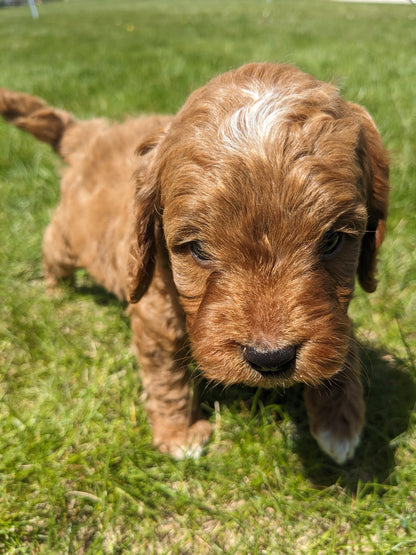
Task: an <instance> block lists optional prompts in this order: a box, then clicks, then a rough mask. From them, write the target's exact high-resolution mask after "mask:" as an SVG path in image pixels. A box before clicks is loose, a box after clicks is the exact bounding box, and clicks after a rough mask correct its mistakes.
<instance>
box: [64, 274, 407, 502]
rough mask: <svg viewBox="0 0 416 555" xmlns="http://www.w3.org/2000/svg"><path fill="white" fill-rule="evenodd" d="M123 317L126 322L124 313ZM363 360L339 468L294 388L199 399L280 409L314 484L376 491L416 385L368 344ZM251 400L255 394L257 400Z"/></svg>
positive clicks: (101, 298) (214, 390) (97, 290)
mask: <svg viewBox="0 0 416 555" xmlns="http://www.w3.org/2000/svg"><path fill="white" fill-rule="evenodd" d="M76 281H77V283H76V284H72V285H71V286H70V288H71V289H72V291H73V292H75V293H76V294H78V295H85V296H88V297H91V298H93V300H94V302H95V303H97V304H98V305H100V306H114V305H117V306H121V303H120V301H119V300H118V299H117V298H116V297H115V296H114V295H112V294H111V293H108V292H107V291H106V290H105V289H103V288H102V287H100V286H99V285H96V284H95V283H94V282H93V281H92V280H91V281H90V280H89V278H88V276H87V277H86V276H85V275H82V276H81V279H80V278H77V280H76ZM124 317H125V318H126V319H128V316H127V315H125V314H124ZM361 361H362V367H363V369H364V371H363V381H364V388H365V400H366V425H365V429H364V432H363V435H362V439H361V444H360V446H359V447H358V449H357V452H356V455H355V457H354V459H353V460H352V461H350V462H348V463H347V464H345V465H343V466H338V465H336V464H335V463H334V462H333V461H332V460H331V459H329V457H327V456H326V455H325V454H324V453H322V451H321V450H320V448H319V447H318V445H317V443H316V442H315V440H314V439H313V438H312V436H311V435H310V432H309V424H308V417H307V414H306V410H305V405H304V402H303V388H302V387H301V386H295V387H292V388H290V389H288V390H287V391H286V392H282V391H281V390H276V391H273V390H261V391H259V392H257V393H256V392H255V390H253V389H252V388H248V387H231V388H227V389H226V390H224V389H223V388H221V387H208V388H207V391H206V392H205V393H204V394H203V395H202V400H203V402H204V403H206V404H208V406H209V407H210V408H209V411H210V412H211V411H212V410H213V406H214V401H215V400H220V401H221V403H223V404H226V405H230V406H231V405H235V404H236V402H237V403H243V404H246V406H247V407H250V406H253V402H254V406H257V407H259V403H258V401H260V402H261V404H262V405H264V406H267V405H273V404H278V405H280V406H281V407H282V409H283V410H284V411H285V412H286V413H287V414H288V415H289V416H290V418H291V420H292V421H293V422H294V424H295V426H296V437H295V440H294V449H295V451H296V452H297V453H298V455H299V457H300V459H301V461H302V464H303V467H304V470H305V473H306V475H307V476H308V478H309V479H310V480H311V481H312V482H313V483H314V484H315V485H317V486H323V487H325V486H330V485H332V484H334V483H340V484H341V485H342V486H344V487H346V488H347V489H348V490H350V491H351V492H356V491H357V488H359V487H363V486H365V485H366V486H365V487H367V488H372V489H374V488H378V487H379V486H380V485H381V484H383V483H386V482H388V479H389V477H390V475H391V474H392V472H393V470H394V466H395V450H396V446H397V445H398V442H399V441H400V437H399V436H400V435H401V434H404V433H405V432H406V431H407V429H408V425H409V416H410V411H411V410H412V408H413V406H414V403H415V399H416V384H415V383H414V381H413V380H412V378H411V376H410V374H409V371H408V368H407V367H406V364H405V363H404V362H402V361H400V360H396V359H393V358H392V357H391V356H390V355H388V354H387V353H386V352H382V351H381V350H375V349H373V348H372V347H371V346H370V345H366V346H365V347H362V348H361ZM202 382H203V380H202ZM202 388H204V387H203V386H202ZM254 396H258V399H257V400H255V401H253V399H254ZM236 410H238V408H237V409H236ZM249 410H250V409H249ZM257 410H259V408H257ZM277 420H279V417H277ZM277 425H278V424H277ZM381 489H382V488H381Z"/></svg>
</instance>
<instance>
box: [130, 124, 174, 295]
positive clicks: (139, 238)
mask: <svg viewBox="0 0 416 555" xmlns="http://www.w3.org/2000/svg"><path fill="white" fill-rule="evenodd" d="M165 135H166V130H160V131H159V132H157V133H154V134H152V135H151V136H149V137H147V138H146V139H145V140H144V141H143V142H142V143H141V144H140V145H139V147H138V148H137V151H136V154H137V155H138V156H139V157H141V160H140V166H139V169H138V171H137V172H136V197H135V201H136V208H135V216H136V221H135V236H134V238H133V243H132V246H131V248H130V266H129V283H128V296H129V301H130V302H131V303H137V302H138V301H139V300H140V299H141V298H142V297H143V295H144V294H145V293H146V291H147V289H148V287H149V285H150V282H151V281H152V277H153V272H154V269H155V259H156V235H155V234H156V220H157V215H158V213H159V208H160V206H159V204H160V200H159V190H158V185H157V178H156V168H155V166H156V165H157V164H156V162H157V150H158V149H157V146H158V145H159V143H160V142H161V141H162V140H163V138H164V136H165Z"/></svg>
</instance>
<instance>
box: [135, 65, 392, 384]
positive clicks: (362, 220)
mask: <svg viewBox="0 0 416 555" xmlns="http://www.w3.org/2000/svg"><path fill="white" fill-rule="evenodd" d="M140 153H141V154H143V161H142V169H141V171H140V172H139V178H138V193H137V200H138V218H137V220H138V246H137V247H136V250H135V258H136V261H137V262H136V266H135V270H134V280H133V290H135V289H136V294H135V295H133V297H135V300H137V298H138V297H139V296H140V295H141V294H142V293H143V292H144V290H145V288H146V287H147V285H148V283H149V282H150V279H151V275H152V269H151V265H152V258H153V257H154V254H155V252H156V250H157V252H158V256H167V257H168V258H169V263H170V267H171V271H172V276H173V281H174V284H175V287H176V290H177V293H178V296H179V300H180V303H181V305H182V307H183V309H184V312H185V315H186V322H187V331H188V335H189V339H190V343H191V347H192V353H193V356H194V358H195V360H196V363H197V364H198V366H199V367H200V369H201V370H202V372H203V374H204V376H205V377H206V378H207V379H209V380H213V381H215V382H220V383H224V384H233V383H245V384H248V385H253V386H262V387H275V386H276V385H290V384H292V383H295V382H303V383H307V384H318V383H320V382H321V381H322V380H325V379H328V378H331V377H332V376H333V375H334V374H336V373H337V372H338V371H339V370H340V369H341V368H342V367H343V365H344V363H345V358H346V353H347V350H348V344H349V342H350V340H351V324H350V321H349V318H348V316H347V309H348V304H349V301H350V299H351V297H352V294H353V290H354V281H355V275H356V273H357V271H358V274H359V277H360V281H361V284H362V285H363V287H364V288H366V289H367V290H372V289H374V287H375V282H374V277H373V272H374V264H375V253H376V250H377V248H378V246H379V244H380V243H381V241H382V236H383V230H384V220H385V217H386V211H387V195H388V185H387V179H388V163H387V158H386V155H385V152H384V149H383V147H382V144H381V140H380V138H379V135H378V132H377V130H376V128H375V126H374V124H373V123H372V121H371V119H370V118H369V116H368V115H367V113H366V112H365V111H364V110H363V109H362V108H360V107H358V106H354V105H351V104H348V103H346V102H345V101H343V100H342V99H341V98H340V97H339V96H338V94H337V92H336V90H335V89H334V87H332V86H331V85H328V84H324V83H321V82H319V81H316V80H314V79H313V78H312V77H310V76H308V75H306V74H304V73H302V72H300V71H299V70H297V69H295V68H293V67H291V66H275V65H271V64H252V65H249V66H243V68H241V69H240V70H237V71H235V72H230V73H228V74H224V75H222V76H220V77H219V78H217V79H214V80H213V81H211V82H210V83H209V84H208V85H207V86H205V87H204V88H202V89H200V90H198V91H196V92H195V93H194V94H193V95H191V97H190V98H189V99H188V101H187V103H186V104H185V106H184V107H183V109H182V110H181V111H180V112H179V114H178V115H177V116H176V118H174V120H173V122H172V124H171V125H170V127H169V129H167V130H165V132H164V134H162V135H161V136H160V137H158V138H157V140H155V139H154V138H153V139H149V141H148V142H147V143H146V144H144V145H142V147H141V149H140ZM155 230H156V231H155ZM152 253H153V254H152ZM143 284H144V285H143ZM137 291H139V293H137Z"/></svg>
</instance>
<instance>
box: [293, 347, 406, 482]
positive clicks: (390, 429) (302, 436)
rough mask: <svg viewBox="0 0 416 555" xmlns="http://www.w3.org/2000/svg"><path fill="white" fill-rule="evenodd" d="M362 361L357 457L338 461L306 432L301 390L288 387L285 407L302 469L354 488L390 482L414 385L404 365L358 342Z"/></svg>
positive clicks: (320, 479) (314, 477) (313, 478)
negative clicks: (363, 406) (362, 406)
mask: <svg viewBox="0 0 416 555" xmlns="http://www.w3.org/2000/svg"><path fill="white" fill-rule="evenodd" d="M361 361H362V367H363V369H364V371H363V382H364V389H365V401H366V424H365V428H364V432H363V435H362V438H361V443H360V446H359V447H358V449H357V452H356V455H355V457H354V458H353V460H351V461H349V462H348V463H346V464H345V465H343V466H338V465H336V464H335V463H333V462H332V461H331V460H330V459H329V458H328V457H327V456H326V455H325V454H324V453H322V452H321V451H320V449H319V447H318V445H317V444H316V442H315V441H314V439H313V438H312V437H311V435H310V433H309V428H308V424H307V415H306V411H305V408H304V405H303V403H300V402H299V401H300V400H299V398H298V397H299V392H296V391H294V392H293V394H292V392H291V391H288V395H287V405H286V409H287V411H288V412H289V414H290V415H291V417H292V418H293V420H294V422H295V424H296V426H297V431H298V437H297V441H296V447H295V448H296V451H297V452H298V454H299V456H300V458H301V460H302V463H303V466H304V468H305V472H306V473H307V475H308V477H309V478H310V480H311V481H312V482H313V483H314V484H316V485H322V486H329V485H331V484H334V483H335V482H338V483H340V484H341V485H343V486H344V487H346V488H347V489H349V490H350V491H351V492H356V491H357V488H358V487H361V485H367V487H371V488H377V487H378V485H380V484H383V483H386V482H388V480H389V477H390V475H391V474H392V472H393V470H394V467H395V450H396V446H397V444H398V442H399V441H400V438H399V436H400V435H401V434H404V433H405V432H406V431H407V429H408V426H409V417H410V412H411V410H412V408H413V406H414V402H415V399H416V385H415V383H414V381H413V380H412V378H411V376H410V374H409V371H408V369H406V365H405V364H404V363H403V362H401V361H400V360H393V359H392V357H391V356H390V355H387V354H386V353H385V352H382V351H380V350H374V349H372V348H371V347H370V346H366V347H365V348H363V347H362V348H361ZM292 395H293V397H292ZM395 440H396V441H395Z"/></svg>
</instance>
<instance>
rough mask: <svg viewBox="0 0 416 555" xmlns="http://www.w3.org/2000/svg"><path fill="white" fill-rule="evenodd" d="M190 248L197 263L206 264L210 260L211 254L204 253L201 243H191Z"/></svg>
mask: <svg viewBox="0 0 416 555" xmlns="http://www.w3.org/2000/svg"><path fill="white" fill-rule="evenodd" d="M188 247H189V250H190V252H191V254H192V256H193V257H194V258H195V260H196V261H197V262H206V261H207V260H210V256H209V254H207V253H206V252H205V251H204V249H203V248H202V246H201V243H200V242H199V241H190V242H189V243H188Z"/></svg>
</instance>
